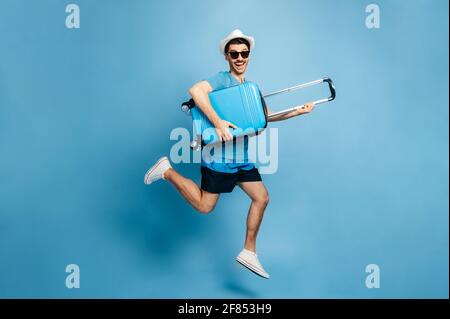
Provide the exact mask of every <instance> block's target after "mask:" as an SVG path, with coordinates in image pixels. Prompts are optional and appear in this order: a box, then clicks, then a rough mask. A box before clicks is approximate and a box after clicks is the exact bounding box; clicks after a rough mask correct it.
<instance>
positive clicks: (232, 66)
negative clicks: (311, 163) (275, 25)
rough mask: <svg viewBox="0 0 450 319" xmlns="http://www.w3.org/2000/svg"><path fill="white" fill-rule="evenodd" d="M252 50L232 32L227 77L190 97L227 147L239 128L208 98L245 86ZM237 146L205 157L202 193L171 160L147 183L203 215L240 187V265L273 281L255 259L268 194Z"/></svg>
mask: <svg viewBox="0 0 450 319" xmlns="http://www.w3.org/2000/svg"><path fill="white" fill-rule="evenodd" d="M254 45H255V40H254V38H253V37H251V36H246V35H244V34H243V33H242V32H241V31H240V30H237V29H236V30H234V31H233V32H231V33H230V34H229V35H228V36H227V37H226V38H225V39H223V40H222V41H221V42H220V51H221V53H222V54H224V56H225V60H226V61H227V62H228V65H229V71H227V72H220V73H218V74H216V75H214V76H212V77H210V78H208V79H207V80H203V81H200V82H198V83H196V84H194V85H193V86H192V87H191V88H190V89H189V94H190V95H191V96H192V98H193V99H194V102H195V104H196V105H197V106H198V107H199V108H200V110H201V111H202V112H203V113H204V114H205V115H206V116H207V117H208V119H209V120H210V121H211V123H212V124H213V125H214V127H215V130H216V132H217V135H218V137H219V139H220V140H221V141H223V142H229V143H233V142H232V141H233V136H232V135H231V133H230V131H229V128H230V127H232V128H236V126H235V125H234V124H233V123H230V122H228V121H226V119H221V118H220V117H219V116H218V115H217V113H216V112H215V111H214V109H213V107H212V105H211V102H210V100H209V96H208V94H209V93H210V92H212V91H215V90H220V89H224V88H227V87H230V86H234V85H239V84H241V83H243V82H245V72H246V70H247V66H248V63H249V61H250V52H251V50H252V49H253V47H254ZM313 108H314V104H313V103H307V104H305V106H304V107H302V108H300V109H297V110H295V111H292V112H291V113H288V114H285V115H281V116H278V117H275V118H271V119H270V121H280V120H285V119H288V118H291V117H294V116H298V115H301V114H305V113H309V112H311V111H312V110H313ZM269 114H270V111H269ZM234 143H244V145H243V147H235V148H234V147H233V148H230V149H233V151H232V152H231V154H230V152H229V151H228V152H227V151H225V152H222V154H220V155H214V154H212V155H211V154H210V155H208V156H207V157H208V158H204V157H203V156H202V163H201V176H202V179H201V187H199V186H198V185H197V184H195V182H194V181H192V180H191V179H188V178H185V177H184V176H182V175H181V174H179V173H178V172H177V171H175V169H173V168H172V166H171V164H170V161H169V159H168V158H167V157H162V158H160V159H159V160H158V161H157V162H156V164H155V165H154V166H153V167H152V168H150V169H149V170H148V171H147V173H146V174H145V179H144V182H145V184H151V183H153V182H154V181H156V180H159V179H163V180H166V181H168V182H170V183H171V184H172V185H174V186H175V188H176V189H177V190H178V192H179V193H180V194H181V195H182V196H183V197H184V198H185V199H186V201H187V202H188V203H189V204H191V205H192V207H194V208H195V209H196V210H197V211H199V212H200V213H203V214H208V213H210V212H211V211H212V210H213V209H214V207H215V205H216V203H217V201H218V199H219V196H220V194H221V193H230V192H232V191H233V189H234V187H235V186H236V185H238V186H239V187H240V188H241V189H242V190H243V191H244V192H245V193H246V194H247V195H248V196H249V197H250V199H251V204H250V208H249V211H248V216H247V233H246V237H245V244H244V248H243V250H242V251H241V252H240V253H239V255H238V256H237V257H236V260H237V261H238V262H240V263H241V264H242V265H244V266H245V267H247V268H248V269H250V270H252V271H253V272H255V273H256V274H258V275H260V276H261V277H264V278H269V274H268V273H267V272H266V271H265V270H264V268H263V266H262V265H261V263H260V261H259V259H258V256H257V254H256V236H257V234H258V230H259V227H260V225H261V221H262V219H263V216H264V211H265V209H266V207H267V204H268V203H269V194H268V192H267V189H266V187H265V186H264V184H263V182H262V179H261V176H260V174H259V172H258V169H257V168H256V167H255V165H254V164H253V163H251V162H249V160H248V154H247V152H248V140H247V138H243V139H242V138H241V139H238V140H237V141H235V142H234ZM235 149H236V150H235Z"/></svg>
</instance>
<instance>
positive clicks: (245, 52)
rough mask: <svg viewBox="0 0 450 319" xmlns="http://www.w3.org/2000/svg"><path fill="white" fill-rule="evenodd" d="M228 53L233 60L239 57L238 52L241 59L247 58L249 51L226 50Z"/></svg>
mask: <svg viewBox="0 0 450 319" xmlns="http://www.w3.org/2000/svg"><path fill="white" fill-rule="evenodd" d="M228 54H229V55H230V57H231V58H232V59H233V60H235V59H237V58H238V57H239V54H240V55H241V57H242V58H243V59H247V58H248V56H249V55H250V51H242V52H237V51H231V52H228Z"/></svg>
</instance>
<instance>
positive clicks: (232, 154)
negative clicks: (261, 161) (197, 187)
mask: <svg viewBox="0 0 450 319" xmlns="http://www.w3.org/2000/svg"><path fill="white" fill-rule="evenodd" d="M206 81H207V82H208V83H209V85H211V87H212V89H213V91H216V90H221V89H225V88H228V87H230V86H234V85H239V84H241V83H240V82H239V81H238V80H237V79H236V78H235V77H234V76H233V75H232V74H231V73H230V72H219V73H217V74H216V75H213V76H212V77H210V78H208V79H206ZM224 120H226V119H224ZM242 144H243V145H242ZM205 153H207V152H205ZM204 157H205V158H203V157H202V165H203V166H205V167H207V168H209V169H212V170H214V171H218V172H223V173H235V172H237V171H238V170H240V169H244V170H250V169H252V168H254V167H255V165H254V164H253V163H251V162H249V159H248V137H247V136H245V137H243V138H238V139H236V141H235V142H226V143H224V144H223V143H222V154H219V155H215V154H204ZM205 160H206V161H205Z"/></svg>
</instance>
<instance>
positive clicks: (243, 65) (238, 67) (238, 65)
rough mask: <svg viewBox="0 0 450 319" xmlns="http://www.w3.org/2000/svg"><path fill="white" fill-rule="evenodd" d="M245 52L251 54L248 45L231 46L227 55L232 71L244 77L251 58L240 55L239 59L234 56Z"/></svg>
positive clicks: (226, 58)
mask: <svg viewBox="0 0 450 319" xmlns="http://www.w3.org/2000/svg"><path fill="white" fill-rule="evenodd" d="M244 51H246V52H249V48H248V46H247V45H246V44H230V45H229V47H228V52H227V53H226V54H225V60H227V61H228V64H229V65H230V71H231V72H232V73H235V74H236V75H243V74H244V73H245V71H246V70H247V65H248V62H249V60H250V58H249V56H248V57H247V58H244V57H243V56H242V54H238V56H237V57H234V56H232V55H236V54H237V53H236V52H244ZM233 52H235V53H233Z"/></svg>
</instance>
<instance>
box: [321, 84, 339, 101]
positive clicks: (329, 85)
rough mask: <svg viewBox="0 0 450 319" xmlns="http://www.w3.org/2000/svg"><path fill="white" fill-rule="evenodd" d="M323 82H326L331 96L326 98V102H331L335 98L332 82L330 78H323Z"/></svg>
mask: <svg viewBox="0 0 450 319" xmlns="http://www.w3.org/2000/svg"><path fill="white" fill-rule="evenodd" d="M323 81H324V82H327V83H328V87H329V88H330V93H331V95H330V96H329V97H328V102H329V101H333V100H334V99H335V98H336V88H335V87H334V83H333V80H331V79H330V78H324V79H323Z"/></svg>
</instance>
